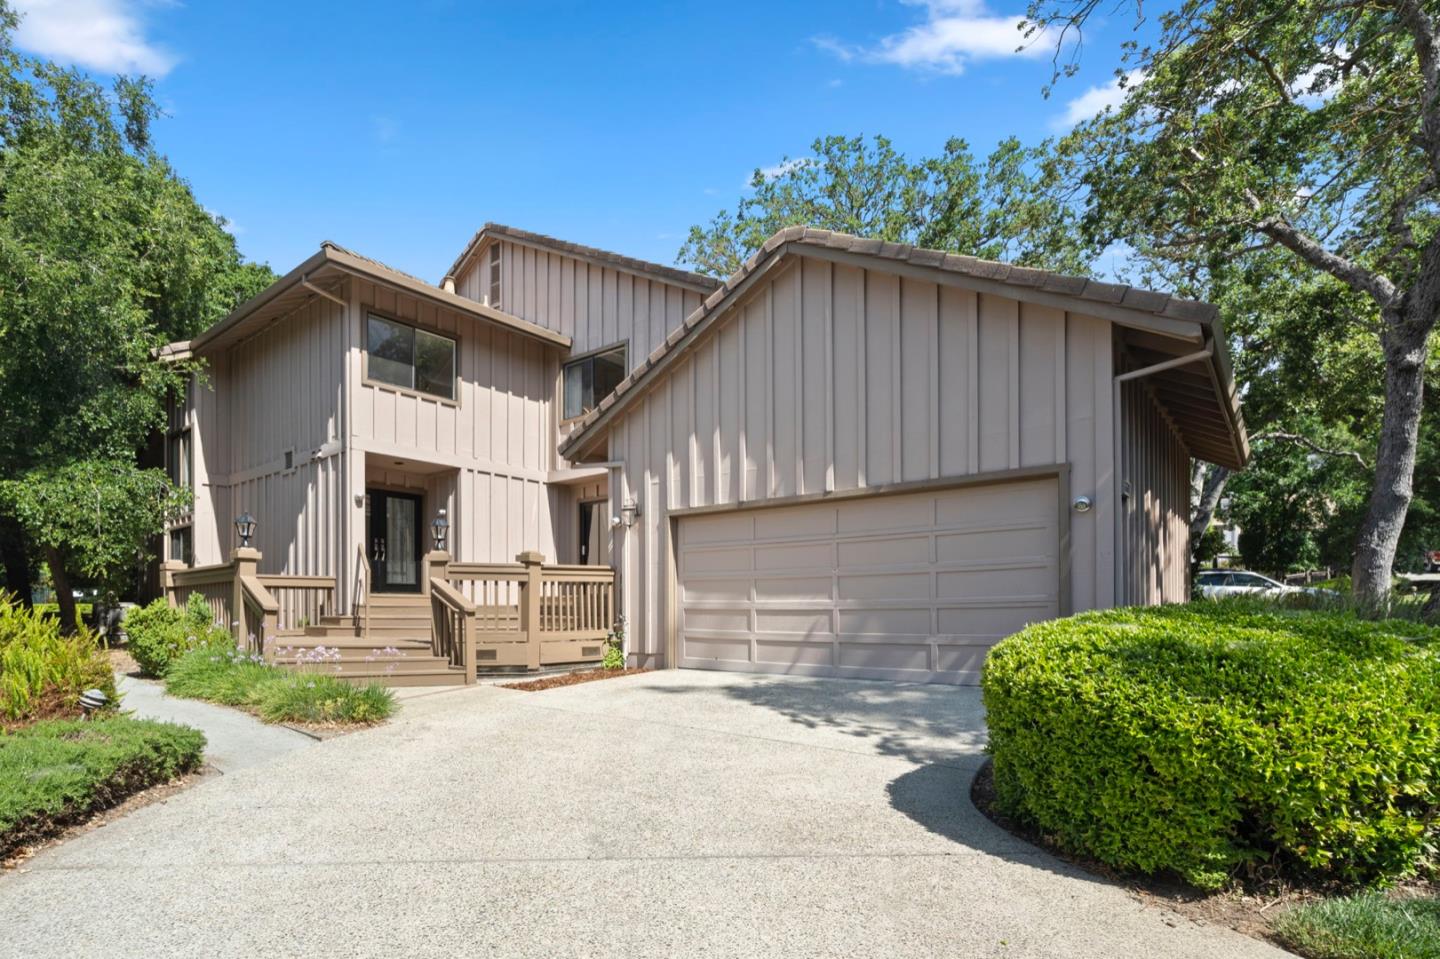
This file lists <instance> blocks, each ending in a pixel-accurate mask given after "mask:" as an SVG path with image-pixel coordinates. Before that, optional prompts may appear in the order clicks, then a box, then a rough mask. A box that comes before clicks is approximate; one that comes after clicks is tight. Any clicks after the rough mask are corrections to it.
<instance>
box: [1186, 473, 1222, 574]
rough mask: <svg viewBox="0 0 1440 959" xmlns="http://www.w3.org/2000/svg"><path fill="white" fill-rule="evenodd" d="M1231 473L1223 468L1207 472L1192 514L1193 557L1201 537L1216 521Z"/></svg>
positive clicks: (1191, 540) (1191, 549)
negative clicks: (1217, 511) (1218, 508)
mask: <svg viewBox="0 0 1440 959" xmlns="http://www.w3.org/2000/svg"><path fill="white" fill-rule="evenodd" d="M1229 479H1230V471H1229V470H1228V469H1226V468H1225V467H1223V466H1211V467H1210V468H1209V469H1208V470H1206V472H1205V482H1204V484H1203V485H1202V486H1201V487H1200V498H1199V499H1198V500H1196V501H1195V508H1194V511H1193V512H1192V513H1191V514H1190V552H1191V554H1192V555H1193V554H1194V552H1195V550H1196V548H1197V547H1198V546H1199V545H1200V537H1201V536H1204V535H1205V531H1206V530H1207V529H1209V528H1210V524H1211V523H1212V522H1213V521H1214V519H1215V510H1216V508H1217V507H1219V505H1220V496H1221V494H1222V493H1224V492H1225V483H1226V481H1227V480H1229Z"/></svg>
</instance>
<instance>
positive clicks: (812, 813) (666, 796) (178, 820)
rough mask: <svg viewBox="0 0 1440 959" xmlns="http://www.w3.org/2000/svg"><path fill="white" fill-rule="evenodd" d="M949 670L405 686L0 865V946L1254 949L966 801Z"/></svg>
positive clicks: (292, 950)
mask: <svg viewBox="0 0 1440 959" xmlns="http://www.w3.org/2000/svg"><path fill="white" fill-rule="evenodd" d="M983 729H984V727H983V723H982V718H981V709H980V703H979V695H978V692H977V691H976V690H973V689H957V688H954V687H939V686H906V685H891V684H885V683H866V682H846V681H835V680H806V679H791V678H779V677H748V676H739V675H733V674H723V673H706V672H696V671H679V672H659V673H651V674H646V675H641V676H635V677H628V678H624V679H617V680H610V681H607V682H603V683H592V684H589V685H585V686H577V687H571V688H568V689H557V690H550V691H547V692H543V693H519V692H514V691H511V690H506V689H498V688H488V687H476V688H471V689H466V690H460V691H453V692H444V693H438V694H433V695H427V696H419V697H415V698H409V699H407V701H406V706H405V709H404V711H403V713H402V715H401V716H400V718H399V719H398V720H397V721H396V722H394V723H392V724H390V725H389V726H386V727H384V728H382V729H378V730H374V731H371V732H365V733H358V734H355V735H351V736H345V737H341V738H338V739H333V740H330V741H327V742H324V743H321V744H319V745H316V746H314V747H312V748H308V749H303V750H297V751H295V752H291V753H288V754H286V755H283V756H280V757H278V758H277V759H275V760H274V761H273V762H271V763H269V764H267V765H262V766H252V767H249V768H245V769H240V770H238V771H235V772H231V773H229V774H227V775H225V776H223V777H218V778H216V779H214V780H211V781H208V782H206V783H204V784H202V785H199V786H197V787H195V788H193V789H190V790H187V791H186V792H184V793H182V794H180V795H178V796H177V797H175V798H173V799H171V800H170V801H168V802H166V803H164V804H163V805H161V804H157V805H153V806H149V807H146V808H144V809H141V810H139V811H137V812H136V813H134V814H132V815H130V816H128V817H126V818H124V819H122V820H119V821H117V822H114V823H112V824H111V825H109V826H106V827H105V828H103V829H99V830H96V831H94V832H91V833H87V834H85V835H82V836H80V837H78V838H76V839H75V840H73V841H71V842H69V843H67V844H64V845H62V846H59V847H56V848H55V849H52V850H50V851H48V852H46V853H44V854H42V855H41V856H38V857H37V858H35V859H34V860H32V861H31V862H30V863H28V864H27V866H26V869H25V871H24V872H23V873H12V874H7V875H0V916H3V917H4V922H3V926H4V935H3V936H0V955H5V956H17V957H18V956H25V957H29V959H41V957H48V956H56V957H58V956H67V957H68V956H74V955H104V956H107V957H111V959H113V957H128V956H135V957H142V956H143V957H151V956H160V955H175V956H257V955H264V956H276V957H281V956H346V957H350V956H386V957H390V956H445V957H455V956H546V957H552V956H617V957H619V956H624V957H641V956H667V957H668V956H687V955H700V954H704V955H706V956H795V957H800V956H883V957H898V956H926V957H929V956H1006V957H1016V956H1093V957H1116V956H1133V955H1144V956H1146V957H1147V959H1162V957H1179V956H1189V957H1196V959H1199V957H1206V959H1223V957H1264V956H1272V957H1273V956H1281V955H1284V953H1282V952H1281V951H1279V950H1277V949H1274V948H1272V947H1270V946H1267V945H1265V944H1263V943H1259V942H1256V941H1254V940H1251V939H1247V938H1245V937H1242V936H1240V935H1237V934H1234V933H1231V932H1229V931H1227V930H1222V929H1219V928H1215V927H1204V926H1198V925H1195V924H1193V923H1190V922H1189V921H1187V920H1185V919H1182V918H1179V917H1177V916H1174V915H1171V914H1168V913H1165V912H1162V911H1160V910H1156V909H1153V908H1147V907H1143V906H1141V905H1140V904H1138V903H1137V902H1135V901H1133V900H1132V899H1131V898H1130V897H1129V896H1128V895H1127V894H1126V893H1125V892H1124V891H1123V890H1122V889H1119V888H1116V887H1114V886H1110V885H1107V884H1105V883H1102V882H1099V881H1097V880H1095V879H1093V878H1091V877H1089V876H1087V875H1086V874H1084V873H1081V872H1079V871H1077V870H1074V869H1071V868H1070V867H1068V866H1065V865H1064V864H1062V863H1059V862H1057V861H1056V860H1054V859H1052V858H1050V857H1049V856H1046V855H1044V854H1043V853H1041V852H1039V851H1038V850H1036V849H1034V848H1033V847H1030V846H1028V845H1026V844H1024V843H1022V842H1019V841H1018V840H1015V839H1013V838H1011V837H1010V836H1009V835H1008V834H1006V833H1004V832H1002V831H1000V830H998V829H996V828H995V827H994V826H992V825H990V823H989V822H988V821H987V820H985V819H984V818H983V817H982V816H981V815H980V814H979V813H978V812H976V811H975V810H974V808H973V807H972V806H971V805H970V803H969V801H968V799H967V792H968V786H969V782H970V779H971V777H972V775H973V774H974V772H975V770H976V768H977V767H978V766H979V764H980V762H981V759H982V752H981V749H982V746H983V741H984V732H983Z"/></svg>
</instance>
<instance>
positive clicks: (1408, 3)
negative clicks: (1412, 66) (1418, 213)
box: [1395, 0, 1440, 177]
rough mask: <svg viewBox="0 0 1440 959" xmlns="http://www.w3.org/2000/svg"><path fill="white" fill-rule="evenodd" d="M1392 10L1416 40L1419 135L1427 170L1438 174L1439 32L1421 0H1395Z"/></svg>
mask: <svg viewBox="0 0 1440 959" xmlns="http://www.w3.org/2000/svg"><path fill="white" fill-rule="evenodd" d="M1395 11H1396V12H1397V13H1398V14H1399V15H1400V21H1401V22H1402V23H1403V24H1405V28H1406V29H1407V30H1409V31H1410V36H1411V38H1412V39H1413V40H1414V41H1415V56H1416V58H1417V59H1418V60H1419V61H1420V76H1421V78H1422V79H1423V80H1424V83H1425V89H1424V95H1423V98H1422V102H1421V105H1420V137H1421V139H1422V140H1423V141H1424V145H1425V157H1426V159H1428V160H1429V161H1430V172H1431V173H1432V174H1434V175H1435V176H1437V177H1440V34H1437V32H1436V29H1435V21H1434V20H1433V19H1432V18H1431V17H1430V14H1429V13H1428V12H1427V11H1426V10H1425V7H1424V6H1423V5H1422V3H1421V2H1420V0H1396V3H1395Z"/></svg>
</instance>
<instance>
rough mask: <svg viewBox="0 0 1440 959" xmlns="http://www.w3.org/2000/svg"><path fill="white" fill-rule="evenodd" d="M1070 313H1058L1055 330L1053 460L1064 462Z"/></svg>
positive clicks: (1066, 431) (1067, 420)
mask: <svg viewBox="0 0 1440 959" xmlns="http://www.w3.org/2000/svg"><path fill="white" fill-rule="evenodd" d="M1069 327H1070V314H1069V313H1068V312H1062V313H1061V314H1060V322H1059V328H1058V329H1057V330H1056V331H1055V462H1057V463H1064V462H1066V459H1065V457H1066V453H1067V449H1066V447H1067V438H1068V437H1067V435H1066V434H1067V433H1068V431H1069V417H1068V412H1069V402H1068V399H1069V396H1068V388H1067V386H1066V384H1065V369H1066V357H1067V356H1068V355H1069V348H1070V343H1069Z"/></svg>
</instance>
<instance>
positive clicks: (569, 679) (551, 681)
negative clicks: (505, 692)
mask: <svg viewBox="0 0 1440 959" xmlns="http://www.w3.org/2000/svg"><path fill="white" fill-rule="evenodd" d="M648 672H650V667H649V666H643V667H631V668H628V669H584V670H578V671H576V672H573V673H559V674H557V675H554V676H545V677H544V678H542V679H528V680H526V681H525V682H523V683H502V684H501V686H502V688H504V689H520V690H523V691H525V692H527V693H538V692H539V691H540V690H542V689H554V688H555V687H556V686H577V685H579V684H580V683H593V682H594V681H595V680H597V679H616V678H618V677H620V676H634V675H635V674H636V673H648Z"/></svg>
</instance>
